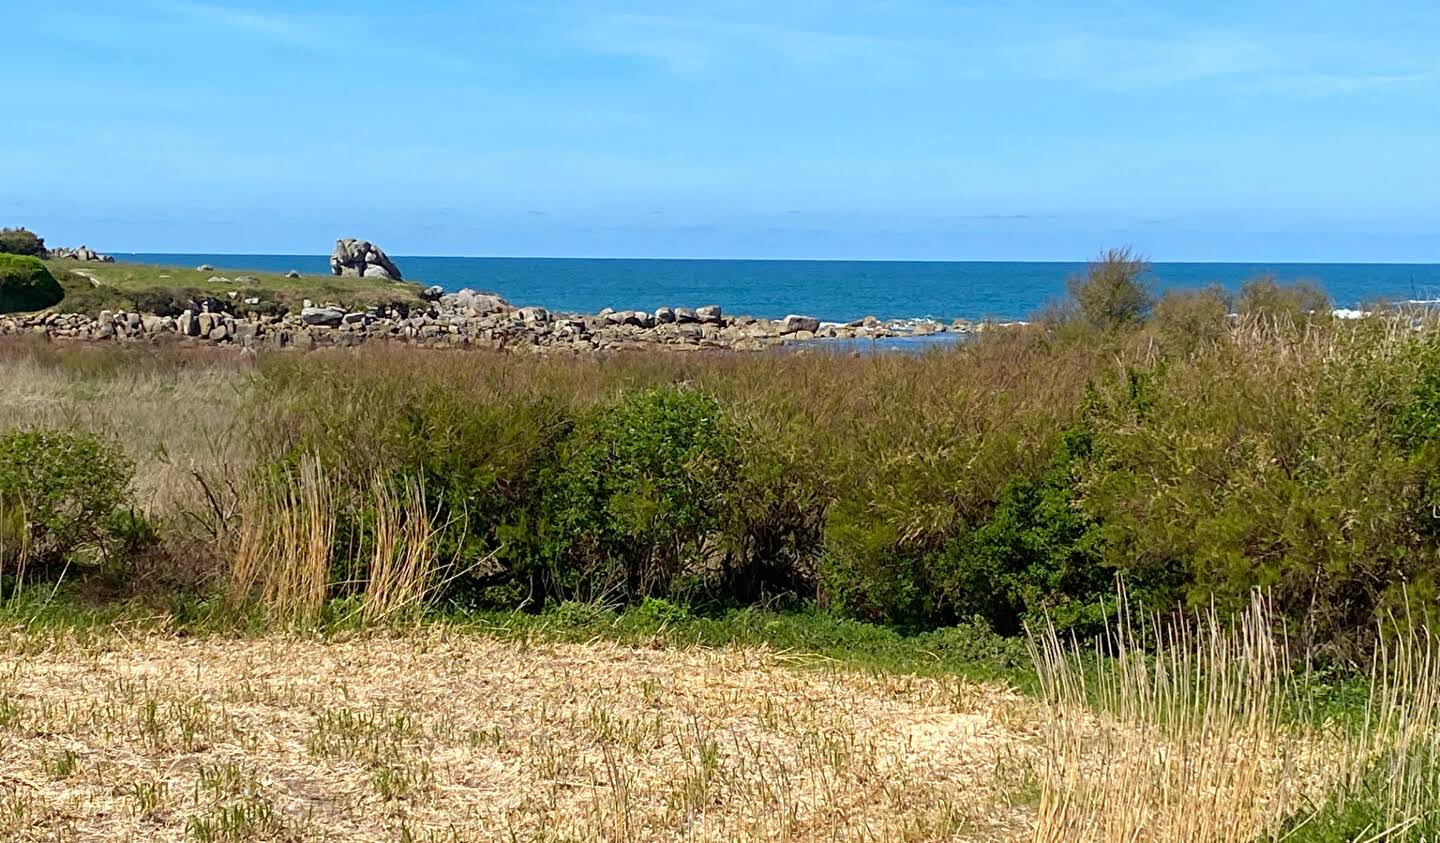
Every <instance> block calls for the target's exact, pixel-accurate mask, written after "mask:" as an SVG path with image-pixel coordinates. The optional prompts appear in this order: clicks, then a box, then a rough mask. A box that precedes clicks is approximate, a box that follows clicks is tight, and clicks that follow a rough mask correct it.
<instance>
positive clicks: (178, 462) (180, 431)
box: [0, 343, 258, 514]
mask: <svg viewBox="0 0 1440 843" xmlns="http://www.w3.org/2000/svg"><path fill="white" fill-rule="evenodd" d="M193 356H194V360H193V361H190V362H186V361H185V360H184V359H181V358H178V357H171V356H163V355H151V354H149V353H147V352H145V351H142V350H136V351H131V352H125V353H122V352H120V351H117V350H115V349H110V348H92V349H82V348H75V349H65V350H63V352H59V353H57V352H56V351H54V350H51V349H49V348H46V347H43V346H42V347H37V348H26V347H24V346H18V345H16V344H14V343H9V344H6V345H5V346H4V347H3V348H0V395H3V396H4V400H3V401H0V430H7V429H10V428H18V427H35V426H49V427H69V426H78V427H81V428H85V429H87V430H93V431H96V432H98V433H101V434H104V435H106V436H108V437H111V438H113V439H115V440H117V441H119V442H120V443H121V444H122V445H123V447H124V448H125V451H126V453H127V454H128V455H129V456H130V457H131V458H132V459H134V460H135V463H136V476H135V492H136V502H137V504H138V505H139V506H140V507H141V508H142V509H144V510H146V511H149V512H153V513H157V514H170V513H175V512H179V511H181V510H182V509H185V508H187V507H191V506H193V505H194V503H195V495H196V492H197V489H196V486H195V482H194V478H195V475H196V473H197V472H198V473H199V474H200V475H202V476H205V477H207V478H211V479H212V480H214V479H217V478H226V477H233V476H235V475H237V474H238V473H239V472H241V471H243V470H244V469H245V468H246V467H248V466H249V465H250V463H251V462H252V461H253V457H252V455H251V443H250V442H249V441H247V438H246V436H245V430H246V423H247V421H248V416H249V414H250V413H251V412H253V411H254V408H255V405H256V401H257V397H258V396H257V390H256V389H255V382H254V379H253V377H252V376H251V374H250V372H249V363H248V362H247V361H245V360H244V359H242V358H241V357H239V356H238V355H235V354H233V353H226V354H224V356H220V355H215V354H204V353H196V354H195V355H193Z"/></svg>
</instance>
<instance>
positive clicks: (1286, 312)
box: [1235, 276, 1333, 321]
mask: <svg viewBox="0 0 1440 843" xmlns="http://www.w3.org/2000/svg"><path fill="white" fill-rule="evenodd" d="M1235 306H1236V310H1237V311H1238V312H1239V313H1240V314H1242V315H1247V316H1267V317H1272V318H1274V317H1283V318H1288V319H1292V320H1296V321H1299V320H1302V319H1309V318H1312V317H1316V316H1320V317H1328V316H1329V315H1330V311H1331V309H1332V308H1333V305H1332V304H1331V302H1330V296H1328V295H1326V293H1325V291H1324V290H1322V289H1320V288H1319V287H1318V286H1316V285H1314V284H1312V283H1310V282H1308V281H1296V282H1295V283H1293V284H1280V283H1279V282H1277V281H1276V280H1275V278H1274V277H1273V276H1263V277H1260V278H1252V279H1250V280H1249V281H1246V282H1245V283H1244V284H1242V285H1241V287H1240V295H1239V296H1238V297H1237V298H1236V301H1235Z"/></svg>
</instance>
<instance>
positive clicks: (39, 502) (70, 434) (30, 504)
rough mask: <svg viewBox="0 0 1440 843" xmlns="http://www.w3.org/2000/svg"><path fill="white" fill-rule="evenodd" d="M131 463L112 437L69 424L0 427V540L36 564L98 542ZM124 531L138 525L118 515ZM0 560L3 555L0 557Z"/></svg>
mask: <svg viewBox="0 0 1440 843" xmlns="http://www.w3.org/2000/svg"><path fill="white" fill-rule="evenodd" d="M133 471H134V467H133V466H132V465H131V463H130V461H129V460H128V459H127V458H126V457H125V456H124V455H123V454H122V453H121V452H120V450H119V449H118V448H117V447H116V446H115V445H113V444H111V443H109V442H106V441H104V440H102V439H100V438H98V437H96V436H94V435H91V434H89V433H84V432H80V431H69V430H47V429H37V430H15V431H11V432H9V433H6V434H4V435H0V511H3V517H4V519H5V520H4V522H3V524H0V529H3V530H4V531H5V534H4V535H3V536H0V538H3V539H5V541H4V547H3V548H0V552H3V553H4V554H6V555H7V556H11V557H20V558H22V559H26V560H28V561H30V562H32V563H38V564H40V565H52V564H55V563H58V562H61V561H63V560H65V559H66V558H67V557H68V556H69V555H70V554H71V553H73V552H75V551H76V550H78V549H80V548H82V547H86V546H99V545H102V544H104V543H105V542H106V541H108V540H109V539H110V537H111V528H112V527H113V526H116V525H117V522H116V521H115V520H114V519H115V518H116V512H117V511H118V510H119V509H120V508H121V507H122V506H123V505H124V504H125V502H126V499H127V495H128V486H129V483H130V478H131V476H132V474H133ZM119 525H120V526H123V527H125V528H126V529H125V531H124V535H125V537H126V538H127V539H135V538H138V537H139V536H140V535H141V533H140V532H139V531H140V530H141V528H140V527H139V526H138V525H137V524H135V523H128V524H126V523H124V522H123V521H122V522H119ZM0 561H4V559H3V558H0Z"/></svg>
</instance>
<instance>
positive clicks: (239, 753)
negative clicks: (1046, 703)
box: [0, 632, 1043, 841]
mask: <svg viewBox="0 0 1440 843" xmlns="http://www.w3.org/2000/svg"><path fill="white" fill-rule="evenodd" d="M795 661H796V660H795V658H793V657H786V656H784V655H780V654H775V653H771V652H763V651H745V650H702V649H689V650H660V649H647V648H626V647H621V646H617V645H613V644H607V643H599V642H596V643H591V644H587V645H573V644H572V645H562V644H544V643H530V644H527V643H524V642H513V641H501V640H496V639H491V638H488V637H485V636H479V635H473V634H466V635H458V634H446V633H443V632H422V633H417V634H415V635H412V636H409V637H402V638H357V639H355V640H350V641H343V642H336V641H329V642H322V641H318V640H296V639H285V638H260V639H243V640H234V639H212V640H186V639H177V638H174V637H160V636H154V637H148V636H147V637H142V638H140V639H138V640H130V639H127V638H124V637H119V636H115V637H102V638H99V639H95V640H88V641H86V642H84V643H81V642H78V641H76V640H75V639H73V638H72V637H69V636H66V637H63V638H43V639H42V638H37V637H34V636H29V635H25V634H23V633H18V632H17V633H13V634H11V635H10V636H9V637H8V638H7V639H6V641H5V645H4V650H3V656H0V839H5V840H366V841H369V840H387V841H388V840H407V841H408V840H613V841H622V840H682V839H683V840H797V841H798V840H877V841H879V840H933V839H946V840H949V839H954V840H999V839H1011V838H1014V837H1016V836H1019V835H1023V834H1025V833H1026V830H1027V827H1028V826H1029V824H1030V822H1031V816H1032V815H1033V812H1034V808H1033V802H1034V799H1033V796H1032V797H1030V798H1027V793H1030V792H1031V791H1033V789H1034V788H1033V784H1027V781H1028V778H1027V777H1028V775H1029V773H1028V772H1027V771H1029V770H1031V769H1033V763H1034V761H1035V760H1036V758H1037V753H1038V752H1039V747H1040V742H1039V737H1038V735H1039V733H1038V731H1037V730H1038V728H1039V725H1040V723H1041V721H1042V719H1043V717H1042V709H1041V708H1040V706H1039V704H1038V703H1035V702H1033V701H1027V700H1026V699H1024V698H1022V697H1020V696H1018V695H1016V694H1014V693H1013V692H1010V691H1007V690H1005V689H1002V688H999V687H995V686H987V685H981V684H974V683H969V682H965V681H961V680H958V679H943V680H942V679H921V678H914V677H903V676H880V675H869V674H860V673H853V672H845V671H840V670H832V669H829V668H827V667H820V668H818V669H817V668H816V667H815V666H814V665H803V666H802V665H797V664H796V663H795Z"/></svg>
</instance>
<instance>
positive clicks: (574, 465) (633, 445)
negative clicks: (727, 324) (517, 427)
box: [539, 387, 741, 601]
mask: <svg viewBox="0 0 1440 843" xmlns="http://www.w3.org/2000/svg"><path fill="white" fill-rule="evenodd" d="M740 470H741V447H740V432H739V428H738V427H737V426H736V425H735V424H734V422H732V421H731V420H730V419H729V418H727V417H726V416H725V414H724V411H723V410H722V408H721V406H720V404H719V403H718V402H717V401H715V399H713V398H711V397H710V396H708V395H705V394H703V393H701V392H698V391H695V390H688V389H681V388H676V387H666V388H660V389H653V390H645V391H641V392H632V393H629V394H627V395H625V396H623V397H622V398H621V399H620V401H619V402H618V403H616V404H614V405H613V406H608V407H603V408H601V409H599V410H598V411H596V412H594V413H593V414H591V415H589V416H588V417H586V418H584V419H582V420H581V422H580V423H579V425H578V426H577V428H576V430H575V431H574V433H573V435H572V436H571V438H570V439H569V441H568V442H567V443H566V445H565V447H564V451H563V454H562V456H561V458H560V460H559V461H558V462H557V463H556V464H555V465H554V466H552V467H551V468H550V469H549V470H548V472H547V476H546V480H545V482H546V493H545V501H544V512H543V519H544V520H543V522H542V523H541V525H540V527H541V530H542V533H541V535H542V536H543V545H542V546H541V548H539V550H540V553H541V557H542V558H543V559H544V560H545V562H546V565H545V570H544V579H545V582H544V583H543V591H544V592H545V593H547V594H554V595H563V596H568V597H578V598H581V599H584V600H591V599H596V598H601V597H616V598H619V599H624V600H627V601H628V600H636V599H639V598H641V597H646V596H670V595H673V594H676V593H684V592H686V591H693V590H696V589H698V588H699V587H701V586H703V585H704V584H705V582H706V581H707V580H709V579H711V578H712V577H713V576H714V574H715V571H714V567H715V566H717V565H718V562H719V558H720V556H721V554H722V553H723V548H722V546H721V544H720V541H719V536H720V533H721V531H722V530H723V528H724V527H725V525H726V522H727V520H728V518H729V517H730V516H731V513H732V511H733V508H734V506H735V499H736V492H737V489H738V487H739V483H740V479H741V475H740Z"/></svg>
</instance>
